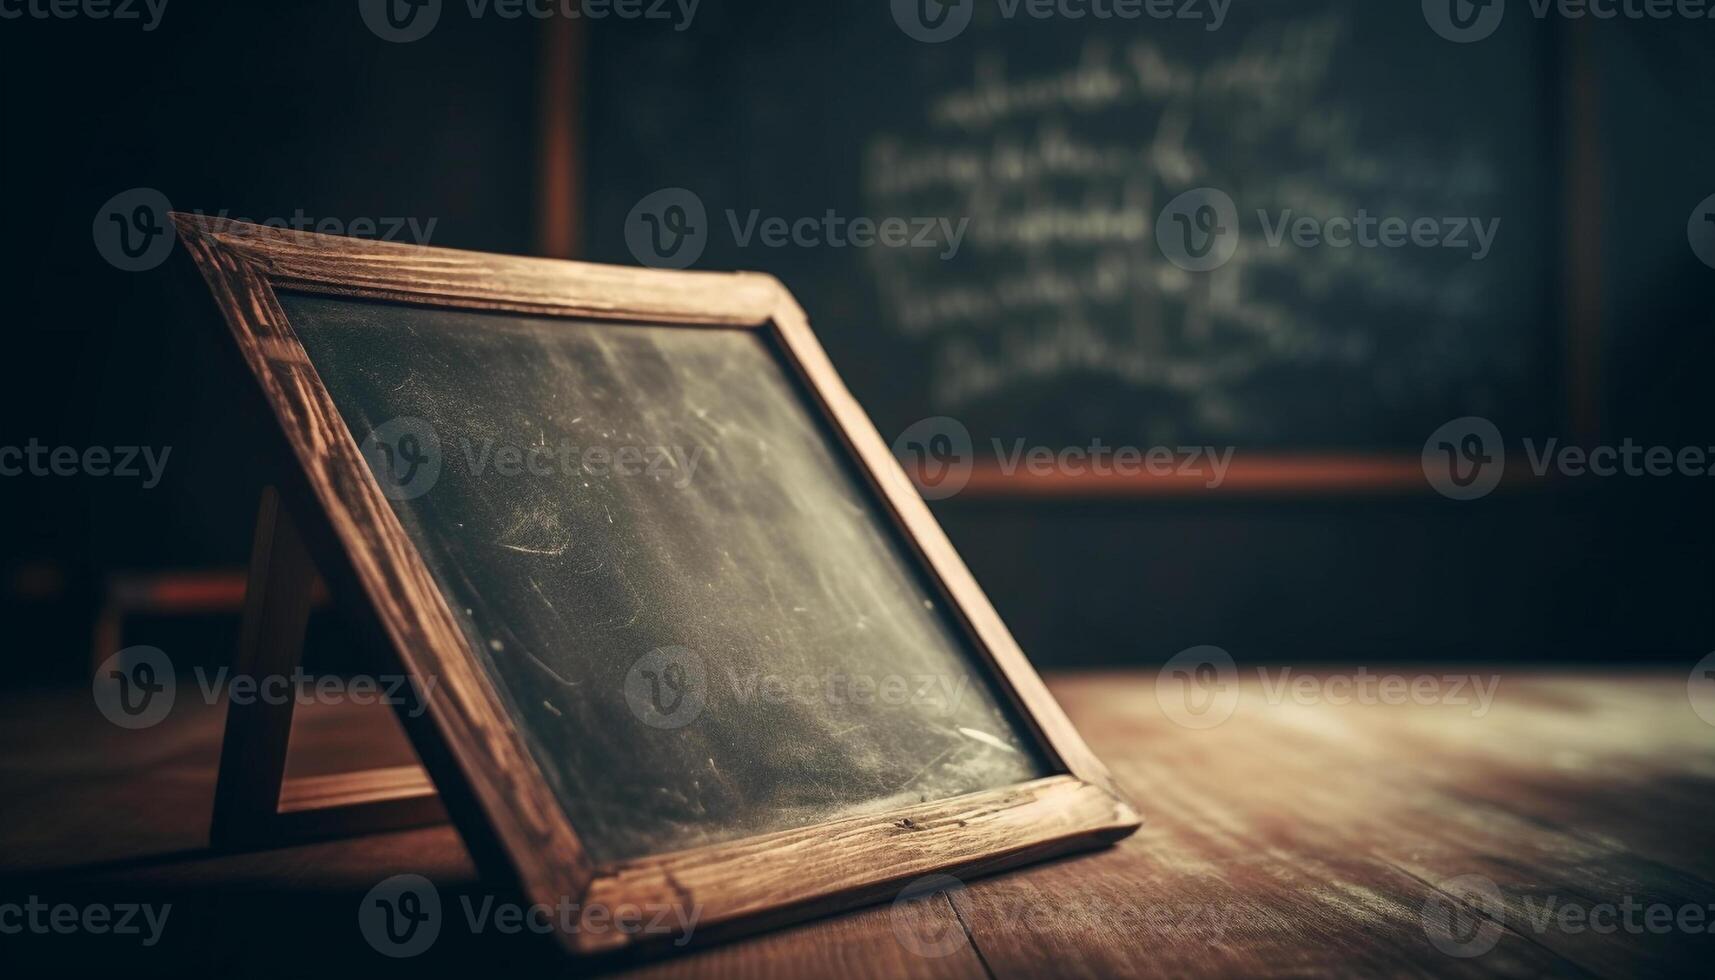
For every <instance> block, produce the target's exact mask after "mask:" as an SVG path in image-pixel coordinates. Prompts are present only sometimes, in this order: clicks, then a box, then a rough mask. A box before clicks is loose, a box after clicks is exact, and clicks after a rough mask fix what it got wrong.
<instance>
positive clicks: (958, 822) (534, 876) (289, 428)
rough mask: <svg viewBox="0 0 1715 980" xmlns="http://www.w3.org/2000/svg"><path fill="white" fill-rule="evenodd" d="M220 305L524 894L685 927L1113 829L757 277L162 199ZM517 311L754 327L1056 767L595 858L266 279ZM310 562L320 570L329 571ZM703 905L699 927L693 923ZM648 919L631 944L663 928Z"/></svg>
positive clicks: (997, 633)
mask: <svg viewBox="0 0 1715 980" xmlns="http://www.w3.org/2000/svg"><path fill="white" fill-rule="evenodd" d="M173 219H174V221H175V223H176V224H177V226H178V230H179V234H180V237H181V239H182V240H183V241H184V242H185V244H186V249H187V251H188V252H190V254H191V255H192V256H193V257H194V258H195V260H196V262H197V264H198V266H199V267H200V268H201V270H202V272H203V275H204V278H205V279H206V280H207V281H208V284H209V286H210V288H211V289H212V291H213V292H214V295H215V298H216V300H217V302H218V304H219V306H220V308H221V310H222V311H223V313H224V314H225V316H226V319H227V323H228V326H229V327H230V329H231V333H232V336H233V338H234V339H235V340H236V342H237V345H238V348H239V351H240V353H241V354H242V355H243V359H244V361H245V363H246V365H247V366H248V368H249V371H250V373H251V374H252V375H253V376H254V378H255V380H256V382H257V384H258V386H259V388H260V390H261V393H262V394H263V396H264V397H265V399H266V401H267V403H268V405H269V407H270V409H271V411H272V413H273V416H274V419H275V421H276V422H277V423H278V425H279V431H280V433H281V434H283V435H284V436H285V442H286V443H287V445H288V446H289V448H290V455H291V463H292V464H295V465H294V466H293V467H291V468H293V469H295V470H296V471H297V473H298V474H299V475H300V476H301V477H302V479H301V480H300V481H297V482H298V483H300V484H301V485H302V492H301V496H302V498H303V502H304V504H305V506H304V507H303V509H302V510H301V511H299V512H298V517H299V520H300V521H303V522H308V521H310V520H313V519H319V522H318V526H316V527H310V528H305V529H304V530H305V531H306V534H308V535H310V536H311V537H313V538H316V539H318V540H326V541H327V542H329V546H330V547H331V549H332V550H333V552H334V559H335V560H334V561H332V562H330V564H331V565H332V574H329V575H328V578H329V585H330V589H340V590H342V591H341V594H342V596H343V597H344V598H346V599H347V600H356V601H355V602H353V603H352V604H353V605H355V606H358V607H361V608H366V609H367V610H369V611H370V612H371V613H372V614H373V617H374V620H375V622H376V624H377V625H378V626H379V628H380V631H381V633H382V635H383V636H384V637H385V639H386V640H387V643H386V646H387V648H388V650H389V652H390V653H391V655H392V656H393V657H395V658H396V659H397V661H398V667H399V669H401V670H403V671H406V672H408V673H410V674H411V675H413V676H414V677H416V678H419V679H421V678H427V677H433V678H435V679H436V680H437V682H438V683H436V684H434V685H425V686H423V688H422V689H423V690H425V692H426V698H425V700H426V702H427V704H426V709H427V710H425V711H423V712H422V713H421V714H420V715H418V716H417V717H412V716H411V714H410V713H408V712H405V711H403V710H401V714H400V720H401V722H402V723H403V724H404V726H405V729H406V732H407V734H408V735H409V736H410V737H411V739H412V742H413V744H414V745H415V746H416V748H417V753H418V756H419V757H420V758H421V759H422V761H423V763H424V766H425V768H426V769H427V770H428V772H429V775H430V776H431V777H432V778H433V781H434V784H435V787H436V789H437V790H438V792H439V793H440V796H441V798H442V800H443V801H444V803H445V804H446V807H447V810H448V813H449V814H450V815H451V816H452V818H453V820H454V822H455V823H456V824H457V825H458V827H459V829H460V832H461V834H462V835H463V836H464V838H465V841H466V844H467V846H469V847H470V849H471V851H472V852H473V855H474V856H476V857H477V859H478V861H479V863H482V864H483V865H484V867H485V870H487V871H488V872H489V873H491V874H499V875H502V876H504V877H509V878H510V879H511V880H513V881H515V882H516V883H517V884H518V887H519V889H520V890H521V891H522V892H523V893H524V895H525V896H526V897H528V898H529V899H530V900H531V901H532V902H533V903H537V904H544V905H547V906H549V907H556V906H557V905H558V904H559V903H563V902H566V901H572V902H578V903H580V904H581V905H582V906H583V907H586V908H587V907H589V906H590V904H591V903H601V904H602V905H603V906H605V907H607V908H609V909H612V908H616V907H620V906H625V905H631V906H640V905H645V904H648V903H652V902H656V903H658V902H662V901H666V902H669V903H676V904H679V905H683V906H689V907H694V908H697V909H699V910H700V914H699V916H698V918H697V930H696V934H695V935H694V936H692V937H690V938H691V940H692V941H693V942H704V941H708V940H710V939H715V938H720V937H724V936H727V935H731V934H733V933H735V932H742V931H748V930H752V929H757V928H764V927H767V926H771V925H776V924H779V923H782V922H786V921H790V920H792V919H797V918H803V917H805V916H810V915H816V914H821V913H824V912H828V911H832V910H835V909H841V908H847V907H851V906H853V905H856V904H860V903H864V902H869V901H874V900H877V899H879V898H882V897H884V896H887V895H889V894H893V893H896V892H897V890H898V888H899V886H900V885H901V884H902V883H904V882H905V881H907V880H909V879H911V878H913V877H915V876H918V875H922V874H927V873H929V872H937V871H938V872H962V873H980V872H987V871H993V870H998V869H1000V868H1004V867H1010V866H1013V865H1016V864H1020V863H1023V862H1026V861H1031V860H1036V859H1040V858H1042V857H1046V856H1050V855H1053V854H1059V853H1063V852H1066V851H1069V850H1074V849H1077V848H1086V847H1094V846H1099V845H1102V844H1105V843H1109V842H1112V841H1114V840H1116V839H1118V838H1121V837H1124V836H1125V835H1127V834H1129V833H1131V832H1132V831H1134V830H1135V829H1136V828H1137V827H1138V826H1139V823H1140V819H1139V817H1138V815H1137V813H1136V811H1135V810H1133V809H1132V806H1131V804H1130V802H1129V801H1128V800H1127V799H1126V797H1125V796H1124V794H1123V793H1121V792H1120V790H1119V789H1118V788H1117V787H1116V786H1115V784H1114V782H1113V780H1112V779H1111V777H1110V776H1109V774H1108V772H1107V770H1106V769H1105V768H1104V767H1103V766H1102V764H1101V763H1100V761H1099V760H1097V759H1096V757H1095V756H1094V755H1093V754H1092V753H1091V752H1090V750H1089V749H1088V747H1087V746H1086V745H1085V744H1084V741H1083V739H1082V738H1081V737H1079V735H1078V733H1077V731H1076V730H1075V729H1074V728H1073V727H1072V725H1071V722H1070V721H1069V720H1068V719H1067V718H1066V716H1065V714H1064V713H1063V712H1062V711H1061V710H1060V707H1059V705H1058V704H1057V703H1056V702H1055V701H1054V698H1053V697H1052V696H1051V695H1050V694H1049V693H1048V690H1047V688H1046V687H1045V686H1044V685H1043V683H1042V681H1041V679H1040V678H1039V677H1038V676H1037V674H1036V672H1035V670H1034V669H1032V668H1031V666H1030V663H1029V661H1028V660H1027V659H1026V658H1025V656H1024V653H1023V651H1021V650H1020V649H1019V648H1018V645H1017V643H1016V642H1014V640H1013V639H1012V636H1011V634H1010V633H1009V632H1008V631H1007V629H1006V626H1005V625H1004V624H1003V623H1002V622H1001V620H1000V617H999V615H998V614H997V613H996V612H995V610H994V608H993V606H992V605H990V603H989V602H988V599H987V598H986V597H985V596H984V595H983V593H982V590H981V589H980V588H979V587H978V586H977V584H976V580H975V579H974V578H973V577H972V576H971V574H970V572H969V570H968V569H967V568H966V567H965V565H964V563H963V561H961V560H960V558H959V556H958V554H957V552H956V551H954V549H953V546H952V544H951V543H950V542H949V541H948V539H947V537H946V535H945V534H944V533H943V532H942V530H941V528H940V526H939V524H937V523H936V521H935V519H934V517H933V516H932V515H931V514H930V512H929V509H928V507H927V506H926V505H925V504H924V502H923V498H922V497H921V495H919V494H918V492H917V491H916V489H915V487H914V486H913V485H912V483H911V481H910V479H909V478H908V477H907V476H906V474H905V472H904V471H903V470H902V469H901V468H900V466H899V464H898V462H897V461H896V460H895V459H894V458H893V455H892V452H891V450H890V449H889V447H888V444H887V442H886V441H885V440H883V439H882V437H881V435H880V434H879V433H878V432H877V431H876V429H875V427H874V425H872V424H871V423H870V420H869V418H868V416H866V415H865V414H864V412H863V410H862V409H861V408H860V407H859V406H858V404H857V401H856V400H855V399H854V398H853V397H852V396H851V393H850V392H849V391H847V390H846V388H845V385H844V384H843V383H842V382H841V381H840V379H839V376H838V374H837V373H836V372H835V371H834V368H833V365H832V363H831V362H830V361H829V360H828V357H827V355H826V353H825V352H824V351H823V350H822V347H821V345H820V344H819V343H818V342H817V340H816V338H815V336H814V334H813V333H812V332H811V331H810V327H809V324H808V322H807V320H806V319H805V317H804V313H803V310H802V309H801V308H800V307H799V306H798V304H797V303H796V302H795V301H794V300H793V298H792V297H791V295H790V294H789V293H788V292H787V291H786V289H785V288H784V287H783V286H782V285H781V284H780V283H779V281H778V280H776V279H774V278H773V277H771V276H765V275H757V274H749V273H694V272H662V271H655V270H646V269H627V268H617V267H611V266H597V265H588V264H584V263H576V262H563V261H549V260H541V259H527V258H513V257H505V256H496V255H485V254H479V253H472V252H457V251H450V250H444V249H430V248H423V247H418V246H408V245H399V244H392V243H384V242H365V241H358V240H353V239H345V238H335V237H331V236H324V235H313V234H307V233H303V232H295V231H289V230H285V229H274V228H264V227H260V226H255V225H245V224H240V223H235V222H230V221H226V220H224V219H220V218H210V217H205V216H190V215H183V214H176V215H174V216H173ZM287 289H289V290H300V291H310V292H317V293H323V294H334V295H344V296H353V297H363V298H370V299H382V300H389V301H394V302H400V303H408V304H418V305H429V306H447V307H458V308H466V309H481V310H504V311H513V312H518V313H524V314H531V315H541V316H555V317H565V318H577V319H580V320H586V321H587V320H598V321H601V320H607V321H614V322H621V323H636V324H657V325H659V324H671V325H689V326H698V325H701V326H709V327H725V328H729V329H730V328H742V329H755V330H759V331H762V332H763V333H765V334H766V335H767V336H768V337H769V338H770V340H771V342H772V343H774V344H775V346H776V347H777V348H778V350H779V352H780V353H781V355H782V357H783V358H784V359H785V360H786V362H787V363H788V364H789V366H790V367H791V368H792V369H793V370H794V371H795V372H796V373H797V375H798V377H799V378H800V379H801V380H802V381H803V382H804V384H805V386H806V389H807V390H808V391H809V392H810V393H811V395H812V397H813V401H814V402H815V403H816V405H817V407H819V408H820V409H821V410H822V412H823V414H824V416H825V418H826V420H827V422H828V423H829V426H830V428H831V429H832V431H833V432H834V433H835V434H836V435H837V437H838V439H839V441H840V443H841V444H842V446H843V448H844V449H846V450H847V452H848V454H849V456H850V459H851V461H852V463H853V465H854V468H855V469H856V470H857V471H858V472H859V473H860V474H861V475H862V476H863V478H864V479H865V480H866V481H867V482H868V483H869V485H870V487H871V488H872V489H873V490H874V492H875V494H876V498H877V499H878V501H879V502H880V504H881V507H882V509H883V510H884V511H885V513H886V515H887V516H888V517H890V518H891V519H892V521H893V523H894V524H895V526H896V528H897V530H898V531H899V533H900V536H901V538H902V539H903V540H904V541H906V542H907V543H908V544H909V546H910V549H911V551H912V552H913V553H914V554H915V555H916V557H917V558H918V559H919V560H920V561H921V563H922V567H923V570H924V573H925V576H926V577H927V578H928V579H929V580H930V581H931V584H932V585H933V586H934V587H936V588H938V589H939V590H940V591H941V592H942V594H943V595H944V597H945V598H946V600H947V605H948V608H950V609H951V610H953V613H954V615H955V617H956V618H957V620H958V622H959V624H960V625H961V626H962V627H963V628H964V629H965V631H966V633H967V635H968V637H969V638H970V640H971V646H972V648H973V649H974V650H976V651H977V652H978V654H979V656H980V657H981V658H982V659H983V660H984V662H985V663H984V665H985V666H987V667H988V668H989V669H990V672H991V673H992V674H993V676H994V680H995V682H996V686H997V688H999V689H1000V690H1001V691H1003V692H1004V693H1005V695H1006V696H1007V697H1008V698H1010V700H1011V701H1012V702H1013V704H1014V705H1015V706H1016V707H1017V708H1018V709H1019V713H1020V717H1021V718H1022V719H1023V720H1024V721H1025V723H1026V725H1027V726H1028V727H1029V729H1030V730H1031V732H1032V733H1033V734H1035V735H1036V736H1037V738H1038V740H1039V742H1040V747H1041V748H1042V750H1043V754H1044V755H1045V756H1046V757H1047V758H1048V759H1049V760H1050V762H1051V763H1052V764H1053V767H1054V768H1055V769H1057V770H1058V771H1059V773H1060V774H1059V775H1054V776H1051V777H1048V778H1044V779H1037V780H1033V781H1031V782H1028V783H1024V784H1020V785H1017V786H1009V787H1004V788H1001V789H997V790H992V791H988V792H982V793H974V794H968V795H965V796H960V797H956V798H954V799H949V800H941V801H935V802H929V803H922V804H918V805H913V806H908V807H903V808H899V809H896V810H890V811H886V812H878V813H875V814H871V815H867V816H861V817H850V818H846V819H841V820H835V821H831V822H827V823H823V824H819V825H815V826H810V827H804V828H800V829H797V830H792V831H789V832H784V833H778V834H771V835H767V836H763V837H756V838H750V839H745V840H739V841H733V842H730V843H724V844H717V845H712V846H708V847H701V848H697V849H695V850H688V851H683V852H679V853H674V854H665V855H654V856H650V857H647V858H644V859H637V860H629V861H620V862H612V863H601V862H596V861H594V860H593V859H592V858H591V857H590V855H589V853H588V852H587V851H586V849H585V848H584V846H583V844H582V842H581V841H580V840H579V837H578V834H577V830H576V828H575V827H573V826H572V825H571V823H570V820H569V818H568V817H567V815H566V813H565V811H564V809H562V808H561V807H560V805H559V803H558V801H557V800H556V799H555V797H554V794H553V793H552V791H551V789H550V787H549V784H548V781H547V779H546V777H545V776H544V774H543V773H542V771H541V770H540V768H539V767H538V766H537V764H536V762H535V760H534V759H533V757H532V756H531V754H530V753H529V751H528V750H527V749H526V746H525V744H524V740H523V736H522V735H521V733H520V732H519V731H518V730H517V729H516V727H515V726H514V724H513V723H512V720H511V718H510V717H509V715H508V714H507V712H506V710H505V708H504V702H503V700H502V698H501V696H500V694H499V692H498V691H497V690H496V689H495V687H494V686H493V683H492V682H491V681H490V679H489V678H488V676H487V674H486V673H485V671H484V670H483V668H482V667H481V664H480V661H479V659H478V657H477V655H476V652H475V651H473V650H471V649H470V648H469V646H468V641H467V640H466V638H465V637H464V636H463V634H462V632H461V630H460V629H459V627H458V623H457V620H456V619H455V618H454V617H453V615H452V612H451V610H450V609H449V608H448V607H447V604H446V599H445V597H444V596H443V595H442V593H441V592H440V590H439V588H438V587H437V586H436V584H435V582H434V579H433V577H432V576H431V575H430V573H429V571H428V568H427V566H426V565H425V563H424V561H423V558H422V556H421V555H420V554H419V553H418V551H417V549H416V546H415V545H414V544H413V542H412V540H411V538H410V537H409V536H408V535H407V534H406V532H405V530H404V528H403V526H402V525H401V524H400V521H399V518H398V516H397V514H396V513H395V512H394V510H393V508H392V506H391V504H390V503H389V502H388V500H387V498H386V497H385V495H384V494H383V492H382V490H381V488H380V486H379V484H377V482H376V480H375V477H374V475H373V474H372V473H371V471H370V469H369V467H368V465H367V464H366V463H365V462H364V460H363V458H362V456H361V454H360V452H359V449H358V446H357V444H356V442H355V441H354V440H353V438H352V435H351V432H350V429H349V427H348V426H347V425H346V424H345V422H344V420H343V418H342V417H341V415H340V414H339V411H338V409H337V407H336V406H335V405H334V403H333V400H332V398H331V396H330V395H329V393H328V391H327V389H326V387H325V386H324V385H323V383H322V381H321V378H320V377H319V375H318V374H317V372H316V370H315V367H314V365H313V364H312V363H311V361H310V358H309V356H308V354H307V353H306V352H305V350H304V348H303V345H302V344H301V343H300V342H299V339H298V337H297V335H296V333H295V332H294V330H293V328H292V326H291V324H290V323H289V322H288V320H287V318H286V316H285V313H284V312H283V311H282V309H281V307H280V304H279V302H278V298H277V291H278V290H287ZM328 571H329V569H328V568H324V572H328ZM710 927H712V928H710ZM555 934H556V936H557V938H558V939H559V940H560V941H561V943H562V945H563V946H564V947H565V948H566V949H568V950H569V951H572V952H575V953H611V952H614V951H615V950H616V948H620V947H626V946H629V945H632V944H634V943H640V938H639V937H638V936H636V935H631V934H626V933H624V932H620V931H617V930H607V931H601V932H589V931H584V930H576V931H572V932H564V931H559V930H556V931H555ZM674 938H675V937H671V936H652V937H649V940H648V944H650V945H656V944H659V943H660V942H665V941H668V940H672V939H674Z"/></svg>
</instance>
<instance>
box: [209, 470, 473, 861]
mask: <svg viewBox="0 0 1715 980" xmlns="http://www.w3.org/2000/svg"><path fill="white" fill-rule="evenodd" d="M315 586H316V567H315V563H314V562H313V560H312V559H311V558H310V555H309V552H308V550H306V548H305V547H304V541H303V538H302V536H301V535H300V534H299V532H298V528H297V526H296V525H295V524H294V523H293V519H292V515H291V513H290V512H289V510H288V509H287V508H286V507H285V506H283V505H282V503H281V500H280V496H279V494H278V493H277V492H276V491H275V490H274V488H272V487H268V488H266V489H265V490H264V491H263V494H262V502H261V507H260V509H259V510H258V513H257V516H256V536H255V540H254V542H253V544H252V548H251V554H250V577H249V583H248V587H247V591H246V594H245V600H244V620H243V626H242V630H241V633H240V638H239V649H238V658H237V669H236V671H235V675H236V676H250V677H255V678H258V679H261V678H265V677H291V676H293V672H294V670H295V669H296V668H297V666H298V665H299V663H300V662H301V661H302V658H303V647H304V630H305V627H306V626H307V625H308V623H309V615H310V606H311V604H312V601H313V598H312V597H313V594H314V589H315ZM295 702H296V698H295V697H288V698H285V699H283V703H280V704H269V703H266V702H265V701H263V700H255V701H251V702H248V703H244V704H237V703H230V702H229V703H228V705H227V714H226V737H225V741H224V742H223V744H222V746H221V753H220V776H219V782H218V783H217V784H216V787H215V797H214V819H213V822H212V824H211V828H210V838H211V842H212V843H213V844H214V846H215V847H217V848H222V849H233V848H242V847H250V846H258V845H268V844H281V843H287V842H290V841H291V840H299V839H309V838H314V837H326V836H335V835H341V834H352V833H363V832H369V831H377V830H388V829H397V828H400V827H408V826H419V825H423V824H428V823H435V822H438V821H441V820H445V819H446V816H445V812H444V811H443V810H442V809H441V806H440V803H439V801H438V800H437V799H436V797H435V791H434V786H433V784H432V783H430V782H429V779H428V776H427V775H426V774H425V773H424V772H423V771H422V770H421V769H420V768H419V767H416V766H402V767H395V768H389V769H381V770H372V771H368V772H354V773H341V774H339V775H334V776H321V777H316V778H314V779H305V780H295V781H294V782H293V783H290V784H288V783H287V782H286V781H285V776H286V751H287V748H288V745H289V743H290V741H291V734H292V713H293V708H294V707H295Z"/></svg>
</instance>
